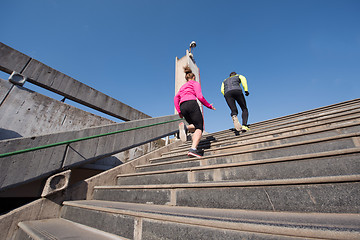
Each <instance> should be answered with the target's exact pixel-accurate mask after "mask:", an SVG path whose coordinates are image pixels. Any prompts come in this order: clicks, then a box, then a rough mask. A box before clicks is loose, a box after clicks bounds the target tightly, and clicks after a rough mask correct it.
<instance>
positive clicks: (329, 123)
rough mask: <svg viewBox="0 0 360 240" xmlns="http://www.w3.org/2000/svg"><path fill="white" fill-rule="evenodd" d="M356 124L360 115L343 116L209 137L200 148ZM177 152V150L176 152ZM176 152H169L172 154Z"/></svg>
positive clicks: (182, 145) (187, 145) (186, 146)
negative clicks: (239, 139) (237, 140)
mask: <svg viewBox="0 0 360 240" xmlns="http://www.w3.org/2000/svg"><path fill="white" fill-rule="evenodd" d="M356 122H360V113H358V114H356V115H351V116H341V117H339V118H330V119H328V120H325V121H320V122H315V123H307V124H305V123H304V124H300V125H294V126H289V127H284V126H279V127H276V128H267V129H260V130H256V129H255V130H252V131H249V132H246V133H242V134H240V135H235V134H234V133H230V134H228V135H226V136H222V137H213V138H210V136H209V137H208V140H201V141H200V143H199V147H200V148H205V149H207V148H209V147H212V146H216V145H219V144H221V143H222V142H227V141H232V140H233V139H238V138H241V139H250V138H255V137H256V138H258V137H261V136H273V135H275V136H277V135H280V134H285V133H290V134H291V133H292V132H294V131H302V132H305V131H312V130H318V129H322V128H328V127H330V128H331V127H336V126H342V125H344V124H351V123H356ZM189 147H190V142H188V143H186V144H181V145H180V146H179V148H178V149H188V148H189ZM174 151H176V150H174ZM174 151H171V152H169V153H170V154H171V153H172V152H174ZM166 154H168V153H165V154H164V155H166Z"/></svg>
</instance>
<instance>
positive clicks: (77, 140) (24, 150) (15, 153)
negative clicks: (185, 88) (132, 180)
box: [0, 118, 182, 158]
mask: <svg viewBox="0 0 360 240" xmlns="http://www.w3.org/2000/svg"><path fill="white" fill-rule="evenodd" d="M180 120H182V119H181V118H179V119H175V120H169V121H165V122H159V123H153V124H149V125H145V126H140V127H134V128H129V129H124V130H119V131H115V132H109V133H102V134H98V135H93V136H89V137H83V138H77V139H72V140H67V141H63V142H57V143H51V144H47V145H43V146H38V147H33V148H27V149H22V150H17V151H14V152H8V153H1V154H0V158H3V157H9V156H13V155H17V154H20V153H26V152H32V151H36V150H40V149H45V148H51V147H56V146H60V145H65V144H70V143H74V142H80V141H84V140H88V139H93V138H98V137H103V136H108V135H113V134H117V133H121V132H128V131H132V130H137V129H141V128H146V127H152V126H156V125H161V124H166V123H170V122H176V121H180Z"/></svg>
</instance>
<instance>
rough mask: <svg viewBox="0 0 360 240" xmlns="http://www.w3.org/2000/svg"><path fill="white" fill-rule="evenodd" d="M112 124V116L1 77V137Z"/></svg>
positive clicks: (32, 135) (42, 133)
mask: <svg viewBox="0 0 360 240" xmlns="http://www.w3.org/2000/svg"><path fill="white" fill-rule="evenodd" d="M112 123H114V122H113V121H111V120H109V119H106V118H103V117H100V116H97V115H94V114H92V113H89V112H86V111H83V110H80V109H78V108H75V107H73V106H71V105H68V104H66V103H63V102H61V101H57V100H54V99H52V98H49V97H47V96H44V95H42V94H39V93H36V92H33V91H31V90H29V89H26V88H24V87H20V86H16V85H13V84H12V83H10V82H9V81H6V80H3V79H0V140H5V139H10V138H15V137H34V136H38V135H45V134H50V133H56V132H64V131H73V130H80V129H83V128H88V127H94V126H102V125H107V124H112Z"/></svg>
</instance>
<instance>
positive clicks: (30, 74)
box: [0, 43, 150, 121]
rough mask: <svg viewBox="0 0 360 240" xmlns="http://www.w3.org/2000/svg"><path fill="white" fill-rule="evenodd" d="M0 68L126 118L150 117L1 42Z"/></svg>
mask: <svg viewBox="0 0 360 240" xmlns="http://www.w3.org/2000/svg"><path fill="white" fill-rule="evenodd" d="M0 70H1V71H4V72H6V73H9V74H11V73H12V72H13V71H15V72H18V73H20V74H21V75H23V76H24V77H26V78H27V81H28V82H30V83H32V84H35V85H37V86H40V87H43V88H45V89H48V90H50V91H52V92H55V93H57V94H59V95H62V96H64V97H66V98H68V99H70V100H72V101H75V102H77V103H80V104H83V105H85V106H87V107H90V108H93V109H95V110H98V111H100V112H103V113H106V114H108V115H110V116H113V117H115V118H119V119H122V120H124V121H129V120H137V119H144V118H149V117H150V116H149V115H147V114H145V113H143V112H140V111H138V110H136V109H134V108H132V107H130V106H128V105H126V104H124V103H122V102H120V101H118V100H116V99H114V98H111V97H109V96H107V95H106V94H104V93H102V92H99V91H97V90H95V89H94V88H92V87H89V86H87V85H85V84H83V83H81V82H79V81H77V80H75V79H73V78H71V77H69V76H67V75H65V74H63V73H61V72H59V71H57V70H55V69H53V68H51V67H49V66H47V65H45V64H43V63H41V62H39V61H37V60H35V59H33V58H31V57H29V56H26V55H25V54H23V53H20V52H18V51H16V50H15V49H13V48H11V47H9V46H7V45H5V44H3V43H0Z"/></svg>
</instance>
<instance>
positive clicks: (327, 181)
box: [94, 175, 360, 214]
mask: <svg viewBox="0 0 360 240" xmlns="http://www.w3.org/2000/svg"><path fill="white" fill-rule="evenodd" d="M359 189H360V175H346V176H327V177H313V178H292V179H276V180H256V181H226V182H208V183H192V184H159V185H128V186H125V185H123V186H99V187H95V188H94V199H95V200H106V201H119V202H131V203H148V204H158V205H172V206H187V207H203V208H220V209H247V210H259V211H285V212H321V213H356V214H359V213H360V192H359Z"/></svg>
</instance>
